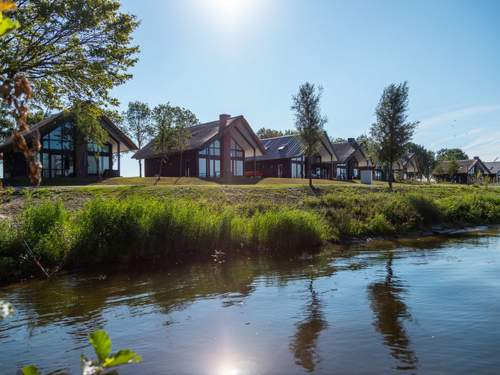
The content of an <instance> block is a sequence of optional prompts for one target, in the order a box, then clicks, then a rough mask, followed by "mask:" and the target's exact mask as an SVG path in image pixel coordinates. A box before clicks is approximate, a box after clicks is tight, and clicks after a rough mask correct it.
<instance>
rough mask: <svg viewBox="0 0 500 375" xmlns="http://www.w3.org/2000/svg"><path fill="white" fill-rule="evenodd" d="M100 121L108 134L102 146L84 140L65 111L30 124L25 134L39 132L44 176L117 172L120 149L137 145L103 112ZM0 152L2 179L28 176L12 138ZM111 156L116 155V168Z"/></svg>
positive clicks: (94, 174) (79, 175) (118, 170)
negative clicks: (2, 167)
mask: <svg viewBox="0 0 500 375" xmlns="http://www.w3.org/2000/svg"><path fill="white" fill-rule="evenodd" d="M101 124H102V127H103V128H104V130H105V131H106V132H107V134H108V140H107V142H106V143H105V144H104V145H103V146H98V145H96V144H94V143H89V142H86V141H85V139H84V137H83V136H82V135H81V134H79V133H78V130H77V129H76V127H75V126H74V119H73V117H72V116H71V114H66V113H65V112H61V113H59V114H57V115H55V116H51V117H48V118H46V119H44V120H43V121H41V122H39V123H37V124H35V125H33V126H32V127H31V130H30V131H29V132H26V133H25V134H24V136H25V138H26V139H27V141H28V142H30V135H31V134H33V132H35V131H37V132H38V133H39V134H40V139H41V141H42V150H41V151H40V159H41V161H42V165H43V178H44V179H50V178H54V177H92V176H99V175H101V176H104V177H108V176H119V175H120V153H121V152H127V151H130V150H137V146H136V145H135V144H134V142H132V141H131V140H130V139H129V138H128V137H127V136H126V135H125V134H124V133H123V132H122V131H121V130H120V129H119V128H118V127H117V126H116V125H115V124H113V122H112V121H111V120H110V119H109V118H107V117H106V116H103V117H102V119H101ZM0 153H3V159H4V178H5V179H7V180H8V179H23V178H26V177H27V171H26V168H27V167H26V162H25V159H24V155H23V154H22V153H20V152H15V150H14V149H13V143H12V138H10V139H8V140H7V141H6V142H5V143H3V144H2V145H0ZM113 156H116V160H117V164H116V168H115V164H114V161H113Z"/></svg>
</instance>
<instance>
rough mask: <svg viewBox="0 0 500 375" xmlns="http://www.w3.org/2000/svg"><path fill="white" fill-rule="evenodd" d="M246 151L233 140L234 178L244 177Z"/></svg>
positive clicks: (232, 169) (232, 170) (232, 160)
mask: <svg viewBox="0 0 500 375" xmlns="http://www.w3.org/2000/svg"><path fill="white" fill-rule="evenodd" d="M244 162H245V151H243V149H242V148H241V147H240V146H239V145H238V144H237V143H236V142H235V141H234V140H233V139H231V173H232V174H233V176H243V163H244Z"/></svg>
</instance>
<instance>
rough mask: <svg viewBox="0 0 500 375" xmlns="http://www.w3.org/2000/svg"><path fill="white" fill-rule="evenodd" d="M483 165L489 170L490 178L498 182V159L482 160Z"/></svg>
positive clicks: (499, 169) (499, 172)
mask: <svg viewBox="0 0 500 375" xmlns="http://www.w3.org/2000/svg"><path fill="white" fill-rule="evenodd" d="M484 165H485V166H486V168H488V170H489V171H490V179H491V181H492V182H496V183H497V184H498V183H500V161H490V162H487V161H486V162H484Z"/></svg>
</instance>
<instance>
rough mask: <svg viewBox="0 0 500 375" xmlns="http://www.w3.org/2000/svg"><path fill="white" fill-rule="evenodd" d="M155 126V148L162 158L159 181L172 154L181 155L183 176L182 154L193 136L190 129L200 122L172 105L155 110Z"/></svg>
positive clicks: (183, 109) (184, 110)
mask: <svg viewBox="0 0 500 375" xmlns="http://www.w3.org/2000/svg"><path fill="white" fill-rule="evenodd" d="M153 120H154V126H155V140H154V148H155V151H156V152H157V153H158V154H159V156H160V165H159V171H158V179H157V181H159V180H160V178H161V173H162V169H163V165H164V164H166V163H167V160H168V156H169V154H171V153H172V152H179V153H180V174H179V176H182V174H183V173H182V154H183V152H184V151H185V149H186V146H187V143H188V141H189V138H190V136H191V132H190V131H189V127H190V126H191V125H194V124H196V123H197V122H198V119H197V118H196V116H195V115H194V114H193V113H192V112H191V111H189V110H187V109H185V108H181V107H174V106H171V105H170V103H167V104H160V105H158V106H157V107H155V108H154V109H153Z"/></svg>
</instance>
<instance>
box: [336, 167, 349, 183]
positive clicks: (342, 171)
mask: <svg viewBox="0 0 500 375" xmlns="http://www.w3.org/2000/svg"><path fill="white" fill-rule="evenodd" d="M337 179H338V180H347V168H346V165H345V164H340V165H339V166H338V167H337Z"/></svg>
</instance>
